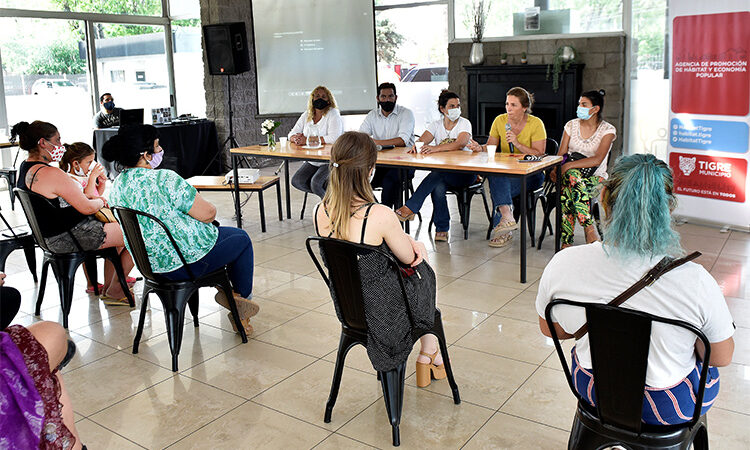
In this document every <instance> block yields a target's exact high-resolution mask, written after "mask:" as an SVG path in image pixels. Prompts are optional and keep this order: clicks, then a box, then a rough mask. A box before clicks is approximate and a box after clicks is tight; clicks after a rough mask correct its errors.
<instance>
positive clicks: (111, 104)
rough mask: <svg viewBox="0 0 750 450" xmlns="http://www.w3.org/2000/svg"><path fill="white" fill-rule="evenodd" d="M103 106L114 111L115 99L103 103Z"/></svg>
mask: <svg viewBox="0 0 750 450" xmlns="http://www.w3.org/2000/svg"><path fill="white" fill-rule="evenodd" d="M102 106H104V109H106V110H107V111H112V110H113V109H115V102H114V101H111V102H106V103H103V104H102Z"/></svg>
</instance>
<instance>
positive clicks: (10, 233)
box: [0, 212, 39, 283]
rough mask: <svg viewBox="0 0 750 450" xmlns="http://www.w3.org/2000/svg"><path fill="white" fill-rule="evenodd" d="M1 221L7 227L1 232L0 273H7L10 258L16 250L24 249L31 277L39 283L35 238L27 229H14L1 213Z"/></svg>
mask: <svg viewBox="0 0 750 450" xmlns="http://www.w3.org/2000/svg"><path fill="white" fill-rule="evenodd" d="M0 220H2V222H3V224H5V226H6V227H7V228H6V229H5V230H3V231H2V232H0V272H5V262H6V261H7V260H8V256H10V254H11V253H12V252H13V251H15V250H18V249H23V252H24V253H25V254H26V264H28V266H29V270H30V271H31V275H32V276H33V277H34V283H36V282H38V281H39V280H38V279H37V277H36V255H35V253H34V248H35V247H36V244H35V243H34V236H32V235H31V232H30V231H28V230H26V229H25V227H23V228H22V227H16V228H13V227H12V226H10V224H9V223H8V221H7V220H5V216H3V214H2V212H0Z"/></svg>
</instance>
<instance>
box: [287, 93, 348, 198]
mask: <svg viewBox="0 0 750 450" xmlns="http://www.w3.org/2000/svg"><path fill="white" fill-rule="evenodd" d="M343 132H344V121H343V120H341V114H339V110H338V109H337V108H336V99H334V98H333V94H331V91H329V90H328V88H326V87H325V86H318V87H316V88H315V89H313V90H312V92H310V97H309V98H308V99H307V110H306V111H305V112H303V113H302V115H301V116H300V117H299V119H297V123H295V124H294V127H292V131H290V132H289V141H290V142H292V143H294V144H296V145H305V143H306V142H307V137H308V136H310V135H311V134H313V133H314V134H316V135H318V136H320V141H321V142H320V143H321V145H323V144H333V143H334V142H335V141H336V138H338V137H339V136H341V133H343ZM327 185H328V163H326V162H311V161H305V162H303V163H302V166H301V167H300V168H299V169H297V172H295V174H294V176H293V177H292V186H294V187H296V188H297V189H299V190H300V191H304V192H312V193H313V194H315V195H317V196H318V197H320V198H323V196H324V195H325V193H326V186H327Z"/></svg>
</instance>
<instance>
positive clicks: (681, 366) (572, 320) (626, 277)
mask: <svg viewBox="0 0 750 450" xmlns="http://www.w3.org/2000/svg"><path fill="white" fill-rule="evenodd" d="M661 258H662V257H661V256H659V257H655V258H651V259H644V260H643V261H641V260H638V259H636V260H628V261H623V260H622V259H619V258H617V257H614V256H611V257H610V256H609V255H607V253H605V247H604V246H603V245H602V243H601V242H594V243H593V244H588V245H580V246H575V247H570V248H567V249H565V250H563V251H561V252H559V253H557V254H556V255H555V256H554V257H553V258H552V260H551V261H550V262H549V264H547V267H546V268H545V269H544V273H543V274H542V279H541V280H540V281H539V292H538V293H537V297H536V311H537V313H538V314H539V316H540V317H542V318H544V309H545V308H546V307H547V304H548V303H549V302H550V301H551V300H552V299H567V300H574V301H581V302H591V303H609V302H610V301H611V300H612V299H613V298H615V297H616V296H618V295H620V294H621V293H622V292H623V291H625V290H626V289H627V288H629V287H630V286H632V285H633V284H634V283H635V282H636V281H638V280H639V279H640V278H641V277H642V276H643V275H644V274H645V273H646V272H648V271H649V270H650V269H651V268H652V267H654V266H655V265H656V264H657V263H658V262H659V260H661ZM620 308H630V309H633V310H636V311H643V312H647V313H649V314H654V315H656V316H660V317H665V318H671V319H680V320H684V321H686V322H689V323H691V324H693V325H695V326H696V327H698V328H699V329H700V330H701V331H703V333H704V334H705V335H706V337H707V338H708V340H709V342H721V341H724V340H726V339H729V338H730V337H731V336H732V335H733V334H734V325H733V323H732V316H731V315H730V314H729V308H728V307H727V303H726V300H724V295H722V293H721V289H719V285H718V284H717V283H716V280H714V279H713V277H712V276H711V275H710V274H709V273H708V272H707V271H706V269H704V268H703V266H701V265H699V264H696V263H692V262H689V263H686V264H683V265H682V266H680V267H677V268H676V269H672V270H671V271H669V272H667V273H666V274H664V275H663V276H662V277H661V278H660V279H659V280H658V281H656V283H654V284H653V285H651V286H647V287H645V288H644V289H642V290H641V291H639V292H638V293H636V294H635V295H634V296H632V297H630V298H629V299H628V300H627V301H625V303H623V304H622V305H620ZM552 313H553V315H552V321H553V322H557V323H559V324H560V325H561V326H562V328H563V329H564V330H565V331H566V332H567V333H569V334H573V333H575V332H576V331H578V329H579V328H580V327H581V326H582V325H583V324H584V322H585V321H586V320H585V317H586V314H585V311H584V310H583V309H582V308H576V307H572V306H565V305H563V306H557V307H555V309H553V310H552ZM550 326H552V324H550ZM694 346H695V335H693V334H692V333H691V332H689V331H687V330H685V329H683V328H676V327H674V326H671V325H667V324H662V323H654V324H653V327H652V329H651V345H650V348H649V355H648V370H647V372H646V384H648V385H649V386H651V387H656V388H666V387H669V386H672V385H674V384H675V383H678V382H679V381H680V380H682V379H683V378H685V376H687V374H688V373H689V372H690V371H691V370H693V368H694V367H695V354H694ZM576 353H577V355H578V360H579V361H580V363H581V366H583V367H584V368H586V369H591V355H590V353H589V338H588V334H586V335H585V336H584V337H582V338H581V339H579V340H578V341H577V342H576Z"/></svg>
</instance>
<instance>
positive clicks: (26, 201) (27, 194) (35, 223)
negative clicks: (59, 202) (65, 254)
mask: <svg viewBox="0 0 750 450" xmlns="http://www.w3.org/2000/svg"><path fill="white" fill-rule="evenodd" d="M13 192H15V194H16V196H18V198H19V199H20V200H21V207H22V208H23V212H24V214H25V215H26V221H27V222H29V228H31V233H32V234H33V235H34V240H35V241H36V244H37V245H38V246H39V247H40V248H41V249H42V250H44V251H46V252H49V253H55V252H53V251H52V250H50V249H49V247H47V242H45V240H44V236H43V235H42V229H41V227H40V226H39V220H37V217H36V212H35V211H34V206H33V204H32V202H31V199H32V197H35V198H36V200H37V201H45V202H50V200H49V199H48V198H46V197H44V196H43V195H40V194H37V193H36V192H31V191H27V190H25V189H19V188H13ZM3 220H4V219H3ZM70 235H71V237H73V242H74V243H75V244H76V245H77V246H78V248H79V249H80V248H81V245H80V244H79V243H78V240H77V239H76V238H75V236H73V234H72V233H71V234H70Z"/></svg>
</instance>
